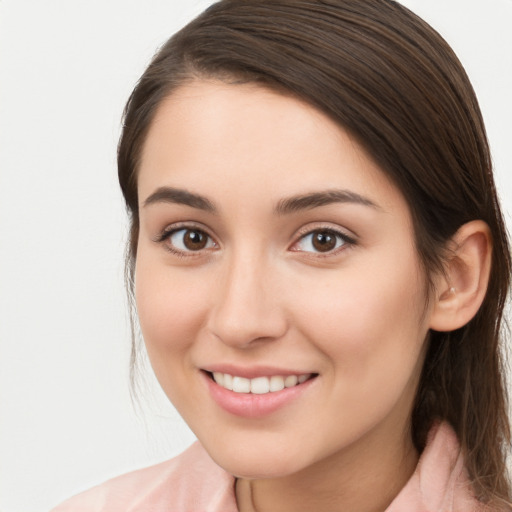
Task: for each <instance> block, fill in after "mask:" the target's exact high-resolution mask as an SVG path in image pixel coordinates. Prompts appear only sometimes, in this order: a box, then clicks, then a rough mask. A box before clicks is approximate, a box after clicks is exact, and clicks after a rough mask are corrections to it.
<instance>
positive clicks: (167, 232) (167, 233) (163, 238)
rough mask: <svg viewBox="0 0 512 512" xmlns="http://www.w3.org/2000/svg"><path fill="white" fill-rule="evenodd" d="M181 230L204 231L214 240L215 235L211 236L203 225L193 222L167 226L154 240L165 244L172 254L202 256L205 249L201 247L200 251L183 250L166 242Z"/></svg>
mask: <svg viewBox="0 0 512 512" xmlns="http://www.w3.org/2000/svg"><path fill="white" fill-rule="evenodd" d="M180 231H183V232H187V231H189V232H196V233H202V234H203V235H205V236H206V237H208V239H209V240H210V241H213V237H212V236H210V235H209V234H208V232H207V231H206V230H205V229H203V228H201V227H198V226H195V225H193V224H183V225H173V226H169V227H167V228H165V229H164V230H163V231H162V232H161V233H160V234H159V235H158V236H157V237H156V238H155V239H154V241H155V242H157V243H160V244H164V246H165V249H166V250H167V251H169V252H170V253H171V254H173V255H175V256H178V257H180V258H190V257H194V256H200V255H201V254H202V253H203V252H204V250H205V249H201V250H198V251H193V250H188V251H184V250H181V249H177V248H175V247H173V246H172V245H171V244H170V243H166V242H169V241H170V239H171V237H172V236H173V235H175V234H176V233H179V232H180ZM213 243H214V244H215V245H217V244H216V243H215V242H213ZM209 249H210V247H208V248H206V250H209Z"/></svg>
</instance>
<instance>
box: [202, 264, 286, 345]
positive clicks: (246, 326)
mask: <svg viewBox="0 0 512 512" xmlns="http://www.w3.org/2000/svg"><path fill="white" fill-rule="evenodd" d="M263 260H264V258H257V257H246V258H242V257H238V258H232V259H231V261H230V262H226V266H225V268H223V269H222V271H221V272H219V275H218V280H217V283H216V293H215V294H214V296H215V297H214V300H215V304H214V305H213V307H212V309H211V310H210V316H209V319H208V328H209V330H210V332H211V333H212V334H213V335H214V336H216V337H217V338H219V339H220V340H221V341H222V342H223V343H225V344H226V345H230V346H232V347H236V348H249V347H252V346H255V344H256V343H257V342H265V341H271V340H276V339H278V338H280V337H282V336H283V335H284V333H285V332H286V329H287V319H286V315H285V312H284V308H283V305H282V303H281V297H282V295H281V294H280V293H279V276H277V275H276V272H275V270H273V269H272V265H271V264H270V263H269V262H264V261H263Z"/></svg>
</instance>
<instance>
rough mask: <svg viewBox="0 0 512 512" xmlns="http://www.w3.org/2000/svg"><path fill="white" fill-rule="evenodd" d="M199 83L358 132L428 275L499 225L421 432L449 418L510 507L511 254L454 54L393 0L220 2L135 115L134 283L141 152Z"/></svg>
mask: <svg viewBox="0 0 512 512" xmlns="http://www.w3.org/2000/svg"><path fill="white" fill-rule="evenodd" d="M197 78H216V79H221V80H226V81H229V82H231V83H233V82H255V83H259V84H262V85H263V86H265V87H268V88H271V89H277V90H279V91H281V92H282V91H284V92H285V94H291V95H294V96H296V97H299V98H301V99H303V100H305V101H306V102H308V103H310V104H312V105H313V106H315V107H316V108H318V109H320V110H321V111H322V112H324V113H326V114H327V115H329V116H330V117H331V118H332V119H334V120H335V121H336V122H337V123H339V124H340V125H341V126H343V127H344V128H345V129H346V130H348V131H349V132H350V133H351V134H352V135H353V136H354V137H356V138H357V139H358V140H359V142H360V144H361V145H362V146H363V147H364V148H365V150H366V151H367V152H368V153H369V154H370V155H371V156H372V157H373V158H374V160H375V161H376V162H377V163H378V165H379V166H380V168H381V169H382V171H383V172H385V173H386V174H387V175H388V177H389V178H390V179H391V180H392V181H393V182H394V183H395V184H396V185H397V186H398V187H399V189H400V190H401V192H402V193H403V195H404V196H405V198H406V200H407V201H408V203H409V207H410V209H411V212H412V216H413V221H414V227H415V236H416V244H417V250H418V253H419V255H420V259H421V261H422V263H423V265H424V268H425V273H426V276H427V278H428V277H429V276H432V275H433V273H434V272H436V271H440V270H441V269H442V267H443V257H442V255H443V248H445V247H446V243H447V241H448V240H449V239H450V238H451V237H452V236H453V235H454V233H455V232H456V230H457V229H458V228H459V227H460V226H461V225H462V224H464V223H466V222H468V221H471V220H474V219H482V220H484V221H485V222H486V223H487V224H488V225H489V228H490V231H491V234H492V240H493V253H492V271H491V276H490V282H489V286H488V291H487V294H486V297H485V299H484V302H483V304H482V306H481V308H480V310H479V311H478V313H477V314H476V316H475V317H474V318H473V319H472V320H471V321H470V322H469V323H468V324H467V325H466V326H464V327H462V328H461V329H458V330H456V331H453V332H431V335H430V342H429V348H428V353H427V356H426V360H425V364H424V369H423V373H422V376H421V381H420V384H419V388H418V392H417V397H416V402H415V405H414V409H413V411H412V434H413V439H414V442H415V444H416V447H417V448H418V450H420V451H421V450H422V449H423V447H424V444H425V439H426V434H427V432H428V430H429V428H430V426H431V424H432V422H433V421H435V420H436V419H443V420H446V421H448V422H449V423H450V424H451V425H452V426H453V428H454V429H455V431H456V433H457V435H458V437H459V440H460V442H461V446H462V449H463V451H464V454H465V458H466V465H467V469H468V471H469V475H470V477H471V479H472V481H473V486H474V490H475V493H476V495H477V496H478V497H479V498H480V499H481V500H482V501H484V502H488V503H498V502H501V503H503V502H505V503H508V502H509V500H510V488H509V482H508V480H507V476H506V462H505V459H506V455H507V450H508V448H509V443H510V429H509V422H508V416H507V403H506V392H505V390H506V387H505V382H504V378H505V371H504V367H503V359H502V352H501V348H500V331H501V327H502V316H503V308H504V305H505V301H506V297H507V293H508V290H509V286H510V275H511V258H510V250H509V246H508V241H507V235H506V231H505V227H504V222H503V218H502V214H501V212H500V207H499V204H498V200H497V196H496V190H495V186H494V182H493V176H492V168H491V158H490V154H489V147H488V143H487V138H486V133H485V129H484V125H483V121H482V116H481V113H480V110H479V107H478V103H477V100H476V97H475V94H474V92H473V89H472V87H471V84H470V82H469V80H468V78H467V76H466V73H465V71H464V69H463V67H462V65H461V64H460V62H459V61H458V59H457V57H456V56H455V54H454V53H453V51H452V50H451V48H450V47H449V46H448V44H447V43H446V42H445V41H444V40H443V39H442V37H441V36H440V35H439V34H438V33H437V32H436V31H435V30H433V29H432V28H431V27H430V26H429V25H428V24H426V23H425V22H424V21H422V20H421V19H419V18H418V17H417V16H416V15H414V14H413V13H411V12H410V11H409V10H407V9H406V8H404V7H403V6H401V5H400V4H398V3H396V2H394V1H392V0H317V1H314V0H304V1H302V0H223V1H221V2H218V3H216V4H214V5H213V6H211V7H210V8H208V9H207V10H206V11H205V12H204V13H203V14H202V15H200V16H199V17H198V18H196V19H195V20H194V21H192V22H191V23H190V24H188V25H187V26H186V27H185V28H183V29H182V30H181V31H180V32H178V33H177V34H176V35H174V36H173V37H172V38H171V39H170V40H169V41H168V42H167V43H166V44H165V45H164V46H163V47H162V48H161V49H160V51H159V52H158V53H157V55H156V56H155V57H154V59H153V61H152V62H151V64H150V66H149V67H148V69H147V70H146V71H145V73H144V74H143V76H142V77H141V79H140V81H139V83H138V84H137V86H136V88H135V90H134V91H133V93H132V95H131V97H130V99H129V101H128V104H127V106H126V109H125V116H124V127H123V133H122V136H121V139H120V143H119V152H118V168H119V181H120V184H121V188H122V191H123V194H124V197H125V200H126V204H127V207H128V211H129V214H130V217H131V236H130V241H129V248H128V261H127V269H128V277H129V279H130V283H132V278H133V269H134V262H135V258H136V252H137V237H138V229H139V218H138V203H137V168H138V164H139V159H140V155H141V148H142V146H143V144H144V140H145V136H146V133H147V131H148V128H149V126H150V124H151V121H152V119H153V117H154V115H155V111H156V109H157V107H158V106H159V104H160V103H161V101H162V100H163V99H164V98H165V97H166V96H168V95H169V94H170V93H171V92H172V91H173V90H174V89H175V88H176V87H179V86H180V85H183V84H184V83H186V82H187V81H191V80H194V79H197ZM133 354H135V351H134V352H133Z"/></svg>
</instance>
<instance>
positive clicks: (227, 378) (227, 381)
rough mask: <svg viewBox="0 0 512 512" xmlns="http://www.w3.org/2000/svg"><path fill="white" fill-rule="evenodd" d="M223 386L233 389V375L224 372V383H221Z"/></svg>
mask: <svg viewBox="0 0 512 512" xmlns="http://www.w3.org/2000/svg"><path fill="white" fill-rule="evenodd" d="M221 386H223V387H225V388H226V389H229V390H230V391H231V390H232V389H233V376H232V375H229V373H225V374H224V384H221Z"/></svg>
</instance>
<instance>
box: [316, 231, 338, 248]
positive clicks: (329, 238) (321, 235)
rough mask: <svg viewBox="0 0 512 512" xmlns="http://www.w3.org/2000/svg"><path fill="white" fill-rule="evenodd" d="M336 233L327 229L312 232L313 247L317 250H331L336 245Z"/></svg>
mask: <svg viewBox="0 0 512 512" xmlns="http://www.w3.org/2000/svg"><path fill="white" fill-rule="evenodd" d="M336 241H337V240H336V235H334V234H333V233H331V232H329V231H316V232H315V233H313V239H312V243H313V247H314V248H315V249H316V250H317V251H319V252H327V251H332V250H333V249H334V248H335V247H336Z"/></svg>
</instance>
